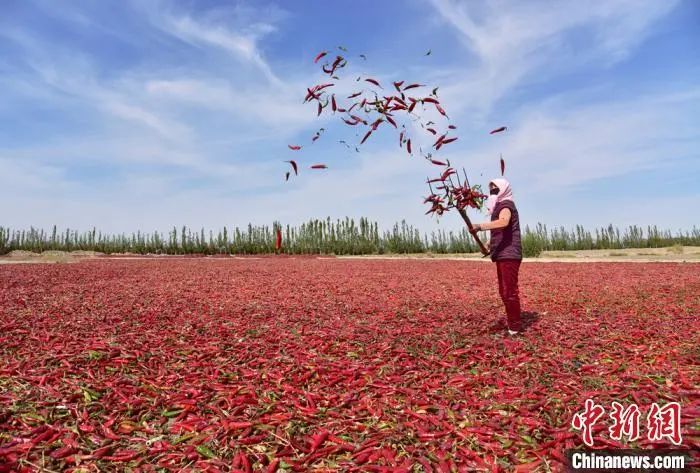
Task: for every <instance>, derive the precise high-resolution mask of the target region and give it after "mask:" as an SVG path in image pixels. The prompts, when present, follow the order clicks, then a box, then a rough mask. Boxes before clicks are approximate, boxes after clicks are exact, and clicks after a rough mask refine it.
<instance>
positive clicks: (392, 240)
mask: <svg viewBox="0 0 700 473" xmlns="http://www.w3.org/2000/svg"><path fill="white" fill-rule="evenodd" d="M278 229H280V230H281V232H282V249H281V251H282V252H283V253H287V254H336V255H361V254H387V253H426V252H432V253H472V252H477V251H478V248H477V246H476V244H475V243H474V240H473V239H472V238H471V236H470V235H469V233H468V232H467V230H466V228H465V229H462V230H461V231H459V232H453V231H449V232H448V231H444V230H439V231H434V232H432V233H430V234H429V235H428V234H426V233H421V232H420V231H419V230H418V229H416V228H415V227H413V226H412V225H409V224H407V223H406V222H405V221H402V222H401V223H400V224H399V223H397V224H395V225H394V226H393V227H392V228H391V230H383V231H381V230H380V229H379V226H378V224H377V222H370V221H369V220H368V219H366V218H360V219H359V222H357V223H356V222H355V220H354V219H350V218H346V219H344V220H336V221H332V220H331V219H330V218H328V219H326V220H310V221H309V222H306V223H303V224H301V225H299V226H296V227H291V226H289V225H286V226H284V227H282V226H281V225H280V224H279V223H278V222H274V223H273V224H272V225H271V226H268V225H263V226H253V225H248V227H247V228H243V229H241V228H239V227H235V228H233V229H232V230H230V229H228V228H226V227H224V228H223V229H222V230H220V231H218V232H217V233H216V234H214V232H213V231H211V230H210V231H208V232H205V230H204V229H201V230H200V231H194V232H193V231H192V230H191V229H189V228H187V227H182V228H180V229H178V228H173V229H172V231H170V232H169V233H168V234H167V235H164V234H162V233H159V232H153V233H142V232H136V233H132V234H130V235H127V234H119V235H110V234H104V233H102V232H98V231H97V230H96V229H92V230H91V231H88V232H78V231H76V230H70V229H67V230H65V231H61V232H59V231H58V229H57V228H56V227H55V226H54V227H53V229H52V231H50V232H46V231H44V230H43V229H35V228H30V229H29V230H12V229H10V228H4V227H0V254H6V253H9V252H10V251H13V250H25V251H33V252H42V251H48V250H61V251H74V250H86V251H99V252H102V253H136V254H173V255H182V254H198V253H199V254H207V255H213V254H264V253H274V252H275V236H276V232H277V230H278ZM482 237H483V239H488V238H487V235H486V234H484V235H482ZM522 244H523V253H524V254H525V256H537V255H539V254H540V253H541V252H542V251H548V250H590V249H621V248H659V247H665V246H672V245H700V229H698V228H696V227H693V229H692V230H687V231H679V232H676V233H672V232H671V231H669V230H660V229H659V228H657V227H656V226H649V227H647V228H646V229H644V228H642V227H638V226H630V227H627V228H625V229H623V230H622V231H621V230H620V229H619V228H616V227H613V226H612V225H610V226H608V227H607V228H606V227H603V228H598V229H595V231H594V232H591V231H588V230H586V229H584V228H583V227H582V226H580V225H577V226H576V227H575V228H574V229H566V228H564V227H558V228H553V229H548V228H547V226H546V225H543V224H541V223H538V224H537V225H536V226H535V227H534V228H530V227H529V226H526V227H525V229H524V231H523V234H522Z"/></svg>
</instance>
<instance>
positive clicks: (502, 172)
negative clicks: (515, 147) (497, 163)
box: [501, 156, 506, 176]
mask: <svg viewBox="0 0 700 473" xmlns="http://www.w3.org/2000/svg"><path fill="white" fill-rule="evenodd" d="M505 172H506V162H505V161H504V160H503V156H501V176H503V175H504V174H505Z"/></svg>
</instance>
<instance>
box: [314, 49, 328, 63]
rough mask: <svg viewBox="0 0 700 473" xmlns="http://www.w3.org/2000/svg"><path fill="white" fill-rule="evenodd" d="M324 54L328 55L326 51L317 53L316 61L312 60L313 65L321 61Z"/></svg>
mask: <svg viewBox="0 0 700 473" xmlns="http://www.w3.org/2000/svg"><path fill="white" fill-rule="evenodd" d="M326 54H328V52H326V51H321V52H320V53H318V56H316V59H314V64H316V63H317V62H318V60H319V59H321V58H322V57H323V56H325V55H326Z"/></svg>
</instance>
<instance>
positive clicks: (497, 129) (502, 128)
mask: <svg viewBox="0 0 700 473" xmlns="http://www.w3.org/2000/svg"><path fill="white" fill-rule="evenodd" d="M507 129H508V127H507V126H502V127H500V128H496V129H495V130H491V131H490V132H489V135H493V134H494V133H500V132H502V131H506V130H507Z"/></svg>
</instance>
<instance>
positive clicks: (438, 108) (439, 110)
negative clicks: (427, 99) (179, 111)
mask: <svg viewBox="0 0 700 473" xmlns="http://www.w3.org/2000/svg"><path fill="white" fill-rule="evenodd" d="M435 108H437V111H438V112H440V115H442V116H445V117H447V113H445V110H443V108H442V107H441V106H440V105H439V104H435Z"/></svg>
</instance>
